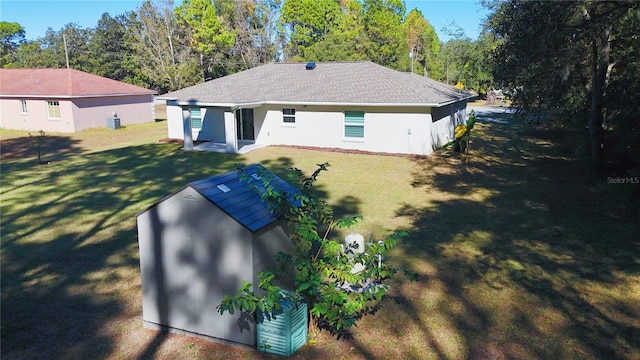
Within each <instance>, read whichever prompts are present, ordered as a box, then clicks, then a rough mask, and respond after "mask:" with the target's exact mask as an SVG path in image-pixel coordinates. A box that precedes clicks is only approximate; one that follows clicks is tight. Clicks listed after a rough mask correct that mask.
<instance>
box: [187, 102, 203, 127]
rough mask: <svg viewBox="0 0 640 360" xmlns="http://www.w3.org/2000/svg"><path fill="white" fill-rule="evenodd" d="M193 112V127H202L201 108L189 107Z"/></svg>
mask: <svg viewBox="0 0 640 360" xmlns="http://www.w3.org/2000/svg"><path fill="white" fill-rule="evenodd" d="M189 111H190V112H191V128H192V129H202V112H201V110H200V108H195V107H194V108H189Z"/></svg>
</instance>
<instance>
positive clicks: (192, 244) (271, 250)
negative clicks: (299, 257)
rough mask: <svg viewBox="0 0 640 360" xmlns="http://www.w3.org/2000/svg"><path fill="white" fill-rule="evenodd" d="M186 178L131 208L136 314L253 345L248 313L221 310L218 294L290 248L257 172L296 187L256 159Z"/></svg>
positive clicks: (253, 276)
mask: <svg viewBox="0 0 640 360" xmlns="http://www.w3.org/2000/svg"><path fill="white" fill-rule="evenodd" d="M243 172H244V173H246V174H248V175H249V176H244V177H241V176H240V174H239V172H237V171H234V172H229V173H225V174H222V175H218V176H213V177H210V178H207V179H203V180H199V181H195V182H192V183H190V184H188V185H187V186H185V187H184V188H182V189H181V190H179V191H178V192H176V193H175V194H173V195H171V196H169V197H167V198H165V199H164V200H162V201H160V202H158V203H156V204H154V205H153V206H151V207H150V208H148V209H147V210H145V211H144V212H142V213H141V214H139V215H138V216H137V222H138V241H139V246H140V270H141V276H142V317H143V320H144V324H145V326H146V327H149V328H156V329H158V328H161V329H168V330H170V331H177V332H187V333H192V334H197V335H201V336H205V337H212V338H217V339H222V340H228V341H233V342H237V343H241V344H246V345H251V346H255V343H256V333H255V330H256V329H255V323H254V322H253V319H252V318H251V316H250V315H249V314H239V313H237V312H236V313H235V314H234V315H229V314H228V313H227V314H225V315H220V314H219V313H218V312H217V310H216V307H217V306H218V305H219V304H220V302H221V301H222V299H223V297H224V295H233V294H235V293H236V292H237V291H238V289H239V288H240V286H241V285H242V281H243V280H245V281H247V282H250V283H252V284H255V285H257V284H258V279H257V274H258V273H259V272H260V271H263V270H275V269H276V266H277V264H276V262H275V259H274V257H273V256H274V255H275V254H277V253H278V252H280V251H282V252H285V253H289V254H294V246H293V244H292V243H291V240H290V238H289V236H288V235H287V232H286V228H285V226H284V222H283V221H282V220H281V219H277V218H276V217H275V216H274V215H273V214H271V212H270V211H269V208H268V207H267V205H266V204H265V203H264V202H263V201H262V200H261V197H260V192H261V191H264V187H263V185H262V181H261V180H260V179H259V175H258V174H262V176H269V177H272V184H273V185H274V186H275V187H276V188H278V189H280V190H281V191H287V192H289V193H291V194H293V193H294V192H295V191H296V190H295V188H293V187H292V186H291V185H289V184H288V183H286V182H285V181H284V180H282V179H280V178H279V177H277V176H275V175H273V174H272V173H270V172H269V171H268V170H266V169H265V168H264V167H262V166H260V165H251V166H247V167H244V168H243Z"/></svg>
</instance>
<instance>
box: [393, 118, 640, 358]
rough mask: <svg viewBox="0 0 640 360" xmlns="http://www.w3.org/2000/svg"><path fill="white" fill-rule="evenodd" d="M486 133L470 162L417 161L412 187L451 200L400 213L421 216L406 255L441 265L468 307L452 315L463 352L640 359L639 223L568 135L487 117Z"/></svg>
mask: <svg viewBox="0 0 640 360" xmlns="http://www.w3.org/2000/svg"><path fill="white" fill-rule="evenodd" d="M484 116H488V115H484ZM480 118H481V119H482V116H480ZM503 120H508V118H504V119H503ZM476 129H477V131H478V134H480V136H476V137H473V134H472V138H473V142H472V146H471V158H470V160H469V162H468V163H463V162H462V161H461V160H460V158H459V157H458V155H457V154H441V156H439V157H435V158H430V159H426V160H416V172H415V179H414V181H413V186H415V187H418V188H424V190H425V191H437V192H442V193H444V194H446V197H445V198H446V199H443V200H436V201H433V202H432V203H430V204H426V205H425V206H424V207H415V206H408V205H407V206H404V207H403V208H402V209H400V210H399V211H398V216H401V217H406V218H409V219H410V220H411V222H412V225H411V226H410V228H409V229H408V230H410V231H411V236H410V238H409V241H408V242H406V243H405V244H404V249H403V250H404V251H405V253H407V254H422V257H423V258H424V259H426V260H428V261H429V262H430V263H431V264H434V265H435V267H436V268H437V274H436V275H433V276H432V279H435V280H437V281H438V282H439V283H441V284H443V286H444V290H443V291H444V292H445V293H446V294H447V297H448V299H449V300H448V302H449V303H451V302H453V303H455V304H458V306H459V310H458V311H456V312H447V311H443V312H444V313H446V314H447V317H448V321H451V322H452V323H454V324H456V326H455V329H454V330H453V331H455V332H457V333H459V334H461V336H462V338H463V339H464V343H465V344H464V346H465V348H466V350H465V351H466V355H465V356H468V357H470V358H487V357H489V358H540V359H542V358H544V359H552V358H557V359H562V358H597V359H604V358H609V359H612V358H619V359H625V358H633V357H634V356H637V355H638V354H640V325H639V323H638V321H637V319H638V318H639V317H640V306H639V305H638V302H637V298H636V297H635V296H633V295H629V293H628V291H629V290H630V289H633V286H632V284H633V282H632V283H631V284H630V283H629V281H630V280H629V279H631V278H632V277H635V276H637V275H638V274H640V236H639V233H638V228H639V227H638V225H639V224H638V223H637V221H636V219H635V218H633V217H631V218H620V217H616V216H613V212H615V209H616V206H617V204H609V203H608V202H607V199H606V198H604V197H603V196H602V194H601V193H598V192H597V191H596V190H595V188H596V187H595V186H594V185H593V184H592V183H590V182H589V181H587V177H586V176H585V174H586V173H588V171H587V170H585V166H586V164H587V161H581V160H579V159H575V158H573V157H571V155H570V153H571V152H570V151H569V150H570V149H568V145H567V143H568V142H569V143H570V141H568V140H569V138H568V137H569V136H571V134H570V133H568V132H565V131H560V130H535V129H527V128H524V129H523V128H521V127H519V126H516V125H513V124H505V123H501V122H498V123H496V122H489V121H485V122H484V123H479V124H478V125H477V128H476ZM474 130H475V129H474ZM405 265H407V266H415V267H417V268H416V269H415V270H417V271H419V272H420V271H422V272H424V271H426V270H425V269H424V267H423V268H421V267H420V265H412V264H411V263H406V264H405ZM400 292H401V291H400ZM401 295H402V294H401ZM407 296H408V295H407ZM496 299H500V300H501V301H500V302H498V301H497V300H496ZM406 309H407V310H406V311H407V312H408V313H410V314H411V316H412V317H414V318H418V317H419V315H420V314H419V310H418V309H415V308H413V309H412V308H411V307H410V306H407V307H406ZM468 319H476V320H475V321H473V322H472V323H473V324H470V323H469V322H468ZM417 321H418V320H417ZM418 323H419V321H418ZM420 326H423V325H422V324H420ZM430 331H431V330H430V329H424V328H423V329H422V332H423V333H425V334H430ZM505 331H507V333H505ZM434 347H435V349H438V344H437V343H436V344H434ZM439 353H440V356H439V357H441V358H449V357H451V354H445V353H442V352H439Z"/></svg>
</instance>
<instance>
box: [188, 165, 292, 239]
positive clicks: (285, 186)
mask: <svg viewBox="0 0 640 360" xmlns="http://www.w3.org/2000/svg"><path fill="white" fill-rule="evenodd" d="M242 172H244V173H245V174H247V175H248V176H246V177H243V176H241V172H238V171H232V172H228V173H224V174H220V175H216V176H212V177H209V178H206V179H202V180H198V181H194V182H192V183H190V184H189V185H188V186H190V187H192V188H193V189H195V190H196V191H198V192H199V193H200V194H201V195H202V196H204V197H205V198H206V199H208V200H209V201H211V202H212V203H213V204H215V205H216V206H218V207H219V208H220V209H222V210H223V211H224V212H226V213H227V214H228V215H229V216H231V217H232V218H233V219H235V220H236V221H238V222H239V223H240V224H242V225H243V226H244V227H246V228H247V229H249V230H250V231H257V230H259V229H261V228H263V227H265V226H266V225H269V224H270V223H272V222H274V221H275V220H276V219H277V217H276V216H275V215H274V214H272V213H271V211H270V209H269V207H268V206H267V204H265V203H264V201H263V200H262V198H261V194H262V192H263V191H264V186H263V183H262V180H259V179H256V178H254V177H252V175H254V174H258V175H262V176H269V177H270V182H271V184H272V185H273V186H274V187H275V188H276V189H277V190H279V191H281V192H286V193H288V194H291V195H293V194H295V193H296V192H297V191H298V190H297V189H296V188H294V187H293V186H291V185H290V184H289V183H287V182H286V181H284V180H282V179H281V178H279V177H278V176H276V175H275V174H273V173H272V172H270V171H269V170H267V169H265V168H264V167H263V166H262V165H258V164H254V165H249V166H246V167H243V168H242ZM219 185H225V186H227V187H228V188H229V189H230V191H227V192H225V191H223V190H222V189H220V188H219V187H218V186H219ZM256 189H257V190H258V191H256Z"/></svg>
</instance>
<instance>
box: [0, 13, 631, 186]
mask: <svg viewBox="0 0 640 360" xmlns="http://www.w3.org/2000/svg"><path fill="white" fill-rule="evenodd" d="M482 1H483V5H484V6H485V7H486V8H488V9H489V10H490V14H489V16H488V18H487V19H486V20H485V22H484V24H483V31H482V32H481V34H480V36H479V37H478V38H477V39H470V38H468V37H467V36H466V35H465V34H464V32H463V31H462V30H461V28H460V27H458V26H457V25H456V24H455V23H453V24H451V25H449V26H447V27H446V28H445V29H443V30H445V31H446V33H447V35H449V37H450V40H448V41H446V42H443V41H441V40H440V39H439V38H438V35H437V33H436V31H435V29H434V28H433V26H432V25H431V24H430V23H429V22H428V21H427V20H426V19H425V16H424V14H423V13H422V12H420V11H419V10H417V9H413V10H411V11H408V12H407V9H406V6H405V3H404V1H403V0H184V1H183V2H182V3H181V4H180V5H179V6H174V3H173V1H171V0H158V1H152V0H145V1H144V2H143V3H142V4H141V5H140V6H139V7H138V8H137V9H135V10H133V11H129V12H126V13H124V14H119V15H117V16H115V17H112V16H111V15H110V14H108V13H105V14H103V16H102V18H101V19H100V20H99V21H98V23H97V24H96V26H95V27H94V28H89V29H83V28H81V27H79V26H78V25H77V24H74V23H69V24H67V25H65V26H64V27H63V28H62V29H59V30H53V29H51V28H49V29H48V30H47V32H46V34H45V35H44V36H43V37H42V38H39V39H37V40H33V41H27V40H26V39H25V32H24V29H23V28H22V26H20V24H17V23H8V22H0V39H1V41H2V46H1V49H0V50H1V53H0V66H2V67H5V68H7V67H18V68H20V67H27V68H52V67H53V68H61V67H65V66H66V59H65V49H64V41H65V40H66V45H67V49H68V53H69V66H70V67H72V68H75V69H79V70H83V71H86V72H90V73H94V74H97V75H100V76H105V77H109V78H112V79H115V80H120V81H124V82H127V83H131V84H135V85H139V86H143V87H146V88H150V89H154V90H156V91H158V93H160V94H162V93H165V92H168V91H172V90H176V89H180V88H183V87H186V86H189V85H194V84H197V83H200V82H203V81H206V80H209V79H214V78H218V77H221V76H224V75H228V74H232V73H236V72H239V71H242V70H245V69H249V68H252V67H255V66H258V65H261V64H265V63H268V62H273V61H302V62H306V61H355V60H369V61H373V62H375V63H378V64H380V65H383V66H387V67H389V68H392V69H396V70H400V71H412V72H415V73H417V74H420V75H425V76H428V77H430V78H432V79H435V80H439V81H442V82H446V83H449V84H452V85H453V84H456V85H458V86H461V87H462V86H463V87H465V88H466V89H470V90H473V91H476V92H477V93H479V94H481V95H482V94H485V93H486V92H487V91H488V90H490V89H492V88H502V89H504V90H505V91H508V92H509V93H510V94H511V95H512V96H513V100H514V104H515V105H516V106H517V107H518V109H520V110H521V111H522V112H523V113H524V114H526V116H527V117H528V118H529V119H532V118H533V119H543V120H544V121H546V122H547V123H549V124H553V125H556V126H563V127H573V128H579V129H585V133H584V137H585V139H587V140H588V144H586V146H585V148H588V149H589V151H590V153H591V156H592V159H593V160H594V165H595V167H596V168H597V169H599V170H605V171H613V172H615V173H617V174H621V175H624V174H627V173H628V170H629V169H640V126H639V123H640V107H639V106H638V104H640V98H639V97H640V62H639V60H638V59H640V46H638V43H639V42H638V40H639V39H638V36H639V35H638V34H640V2H637V1H607V2H602V1H592V0H569V1H560V2H557V1H530V0H482ZM631 174H632V175H633V174H636V173H631Z"/></svg>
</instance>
